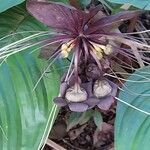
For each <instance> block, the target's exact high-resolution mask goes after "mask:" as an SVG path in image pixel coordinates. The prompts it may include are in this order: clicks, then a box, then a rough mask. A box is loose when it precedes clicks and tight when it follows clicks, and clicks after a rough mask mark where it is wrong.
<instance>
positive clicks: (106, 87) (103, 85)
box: [93, 80, 112, 98]
mask: <svg viewBox="0 0 150 150" xmlns="http://www.w3.org/2000/svg"><path fill="white" fill-rule="evenodd" d="M111 91H112V87H111V86H110V84H109V83H108V81H106V80H97V81H96V82H95V84H94V87H93V92H94V95H95V96H96V97H97V98H101V97H105V96H107V95H109V94H110V93H111Z"/></svg>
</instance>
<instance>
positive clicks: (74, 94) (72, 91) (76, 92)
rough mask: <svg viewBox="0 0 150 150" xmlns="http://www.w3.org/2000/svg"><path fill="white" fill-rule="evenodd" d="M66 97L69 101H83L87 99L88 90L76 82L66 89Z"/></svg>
mask: <svg viewBox="0 0 150 150" xmlns="http://www.w3.org/2000/svg"><path fill="white" fill-rule="evenodd" d="M65 98H66V100H67V101H69V102H83V101H85V100H86V99H87V92H86V91H85V90H84V89H83V88H81V87H80V86H79V84H77V83H76V84H75V85H74V86H73V87H70V88H69V89H68V90H67V91H66V95H65Z"/></svg>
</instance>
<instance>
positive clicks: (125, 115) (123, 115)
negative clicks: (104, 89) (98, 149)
mask: <svg viewBox="0 0 150 150" xmlns="http://www.w3.org/2000/svg"><path fill="white" fill-rule="evenodd" d="M149 80H150V67H145V68H143V69H139V70H137V71H136V72H135V73H133V74H132V75H131V76H130V77H129V78H128V81H127V82H126V83H125V85H124V88H123V90H124V91H121V92H120V94H119V98H120V99H121V100H123V101H125V102H127V103H129V104H131V105H133V106H135V107H137V108H139V109H141V110H143V111H146V112H148V114H144V113H143V112H139V111H138V110H135V109H133V108H131V107H129V106H127V105H125V104H123V103H121V102H118V104H117V112H116V122H115V144H116V150H141V149H142V150H148V149H149V141H150V129H149V125H150V116H149V115H150V83H149ZM131 81H134V82H131Z"/></svg>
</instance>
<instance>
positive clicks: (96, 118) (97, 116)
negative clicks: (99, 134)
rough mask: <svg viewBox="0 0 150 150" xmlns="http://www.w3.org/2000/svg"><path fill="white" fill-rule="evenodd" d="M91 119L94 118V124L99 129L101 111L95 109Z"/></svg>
mask: <svg viewBox="0 0 150 150" xmlns="http://www.w3.org/2000/svg"><path fill="white" fill-rule="evenodd" d="M93 119H94V123H95V125H96V126H97V127H98V128H99V129H100V130H101V128H102V123H103V118H102V115H101V113H100V112H99V111H96V110H95V111H94V114H93Z"/></svg>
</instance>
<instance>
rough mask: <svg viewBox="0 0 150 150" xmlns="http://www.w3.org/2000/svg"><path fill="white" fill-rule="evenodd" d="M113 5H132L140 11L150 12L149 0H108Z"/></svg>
mask: <svg viewBox="0 0 150 150" xmlns="http://www.w3.org/2000/svg"><path fill="white" fill-rule="evenodd" d="M107 1H109V2H112V3H117V4H126V3H127V4H131V5H132V6H135V7H137V8H140V9H145V10H150V1H149V0H107Z"/></svg>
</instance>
